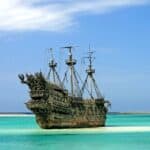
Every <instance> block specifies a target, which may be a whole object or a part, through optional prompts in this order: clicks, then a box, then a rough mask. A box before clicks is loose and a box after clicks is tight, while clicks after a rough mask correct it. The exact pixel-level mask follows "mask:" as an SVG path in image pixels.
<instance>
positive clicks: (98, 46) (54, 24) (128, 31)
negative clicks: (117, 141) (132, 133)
mask: <svg viewBox="0 0 150 150" xmlns="http://www.w3.org/2000/svg"><path fill="white" fill-rule="evenodd" d="M0 12H2V13H1V14H0V91H1V97H0V112H3V111H14V112H16V111H21V112H23V111H28V110H27V109H26V108H25V105H24V102H26V101H27V100H28V99H29V95H28V89H27V87H26V86H24V85H21V84H20V82H19V80H18V77H17V75H18V74H19V73H26V72H28V73H32V72H36V71H40V70H42V71H43V72H44V73H45V74H46V73H47V71H48V68H47V61H48V58H49V53H48V50H47V49H48V48H50V47H53V48H54V50H55V51H54V54H55V56H56V57H57V61H58V62H59V63H60V62H61V61H60V59H62V58H65V57H66V56H67V52H64V51H63V50H62V49H60V47H62V46H66V45H70V44H72V45H75V46H78V47H76V50H75V52H74V55H75V57H76V58H78V59H79V62H78V65H77V68H78V70H79V72H80V73H83V72H84V69H85V67H83V65H82V64H80V63H81V61H80V58H81V56H85V53H86V51H87V50H88V46H89V44H91V47H92V48H93V50H94V51H96V53H95V56H96V60H95V62H94V66H95V68H96V79H97V81H98V85H99V87H100V89H101V92H102V93H103V95H104V96H105V97H106V98H107V99H109V100H110V101H111V103H112V108H111V111H122V112H125V111H142V112H146V111H150V95H149V92H150V59H149V57H150V42H149V39H150V17H149V16H150V0H115V1H114V0H93V1H88V0H61V1H60V0H58V1H54V0H13V2H12V1H11V0H5V1H3V2H2V1H1V2H0ZM58 69H59V70H60V71H61V72H63V70H64V66H63V65H62V62H61V63H60V66H58ZM81 70H82V71H81ZM84 77H85V74H84V73H83V77H82V78H83V79H84Z"/></svg>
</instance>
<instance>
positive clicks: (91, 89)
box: [81, 47, 103, 99]
mask: <svg viewBox="0 0 150 150" xmlns="http://www.w3.org/2000/svg"><path fill="white" fill-rule="evenodd" d="M93 53H94V52H93V51H91V49H90V47H89V52H88V54H89V55H88V57H86V58H87V59H88V61H89V65H88V68H87V69H86V73H87V75H86V78H85V81H84V83H83V86H82V88H81V92H82V94H83V93H84V91H85V89H87V91H88V93H89V94H90V97H91V98H92V99H103V96H102V94H101V92H100V90H99V88H98V86H97V83H96V80H95V78H94V73H95V69H94V68H93V65H92V63H93V60H94V57H93V56H92V55H93ZM94 93H95V96H96V97H95V96H94Z"/></svg>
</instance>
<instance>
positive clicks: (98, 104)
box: [26, 100, 107, 129]
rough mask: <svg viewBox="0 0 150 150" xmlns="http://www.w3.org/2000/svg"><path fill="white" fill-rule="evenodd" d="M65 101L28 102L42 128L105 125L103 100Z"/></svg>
mask: <svg viewBox="0 0 150 150" xmlns="http://www.w3.org/2000/svg"><path fill="white" fill-rule="evenodd" d="M66 103H67V104H69V105H68V107H65V106H64V105H65V104H64V105H63V103H56V102H55V101H53V102H52V100H51V101H50V102H46V101H41V100H40V101H35V100H31V101H29V102H27V103H26V105H27V108H28V109H30V110H31V111H32V112H33V113H34V114H35V117H36V121H37V123H38V124H39V126H40V127H41V128H44V129H51V128H86V127H98V126H105V120H106V113H107V109H106V107H105V106H104V101H101V100H97V101H94V100H85V101H84V100H79V101H71V100H68V101H67V102H66Z"/></svg>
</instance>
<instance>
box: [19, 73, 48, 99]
mask: <svg viewBox="0 0 150 150" xmlns="http://www.w3.org/2000/svg"><path fill="white" fill-rule="evenodd" d="M18 77H19V79H20V81H21V83H23V84H26V85H28V87H29V89H30V96H31V97H32V98H33V99H36V98H44V99H45V98H46V97H47V94H46V93H47V92H46V91H47V82H46V80H45V78H44V76H43V74H42V73H41V72H39V73H35V74H34V75H32V74H26V75H25V76H24V75H23V74H20V75H18ZM45 96H46V97H45Z"/></svg>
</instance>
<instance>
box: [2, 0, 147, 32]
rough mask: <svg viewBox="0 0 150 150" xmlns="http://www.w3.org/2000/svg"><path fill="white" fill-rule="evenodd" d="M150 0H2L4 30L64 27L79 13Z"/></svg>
mask: <svg viewBox="0 0 150 150" xmlns="http://www.w3.org/2000/svg"><path fill="white" fill-rule="evenodd" d="M149 2H150V0H92V1H89V0H1V1H0V30H1V31H13V30H17V31H18V30H21V31H22V30H48V31H62V30H64V29H65V28H67V27H69V26H72V25H73V24H74V23H75V22H76V20H75V18H76V17H75V16H76V15H82V14H83V13H84V14H85V13H98V14H101V13H105V12H108V11H112V10H113V9H117V8H122V7H128V6H134V5H142V4H148V3H149Z"/></svg>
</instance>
